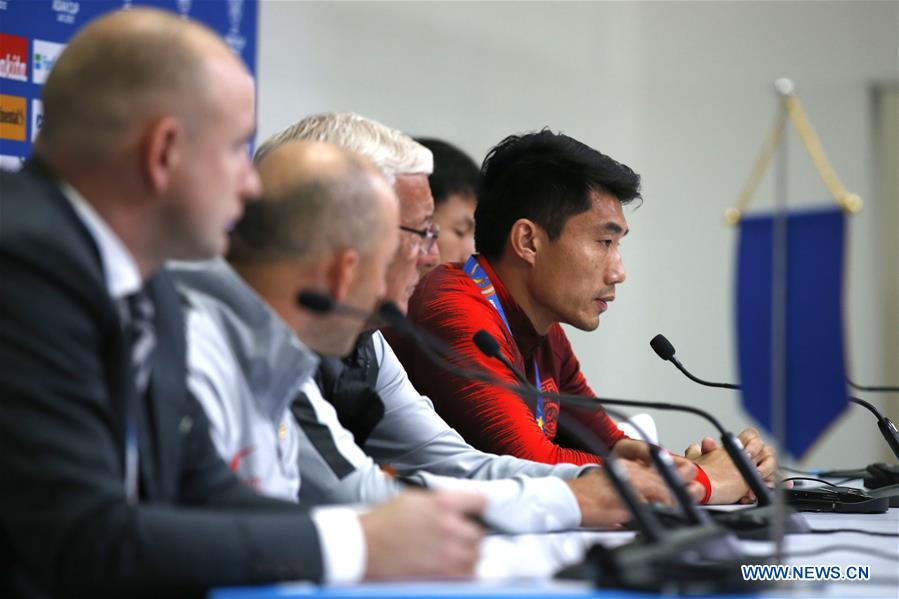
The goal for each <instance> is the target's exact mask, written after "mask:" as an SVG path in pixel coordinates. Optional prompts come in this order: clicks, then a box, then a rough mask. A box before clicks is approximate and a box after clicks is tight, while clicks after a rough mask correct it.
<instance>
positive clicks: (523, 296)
mask: <svg viewBox="0 0 899 599" xmlns="http://www.w3.org/2000/svg"><path fill="white" fill-rule="evenodd" d="M482 174H483V182H482V189H481V193H480V196H479V199H480V201H479V203H478V207H477V210H476V212H475V221H476V225H475V244H476V246H477V250H478V252H479V254H478V255H476V256H472V257H471V258H469V259H468V261H467V262H466V263H464V264H460V263H456V264H449V265H442V266H440V267H439V268H437V269H436V270H435V271H434V272H432V273H431V274H429V275H428V276H427V277H426V278H424V279H423V280H422V282H421V283H419V285H418V287H417V289H416V291H415V294H414V295H413V296H412V299H411V301H410V306H409V317H410V319H411V320H412V321H414V322H415V323H416V324H418V325H419V326H421V327H424V328H425V329H426V330H428V331H429V332H430V333H432V334H434V335H436V336H438V337H439V338H442V339H443V340H444V341H446V342H447V343H448V344H449V345H450V346H451V347H452V348H453V349H454V350H455V351H456V352H458V354H459V355H460V356H461V357H462V358H463V359H464V360H466V361H470V362H469V364H470V363H475V364H477V366H478V367H480V368H484V369H488V370H490V371H491V372H492V373H493V374H494V375H495V376H496V378H497V379H500V380H502V381H506V382H508V383H511V384H515V382H516V381H515V378H514V376H513V374H512V373H511V372H509V371H508V369H506V368H505V367H504V366H503V365H502V364H500V363H499V362H498V361H496V360H494V359H491V358H487V357H485V356H484V355H483V354H481V352H480V351H479V350H478V349H477V348H476V347H475V345H474V343H473V342H472V337H473V335H474V333H476V332H477V331H479V330H481V329H485V330H486V331H487V332H489V333H490V334H491V335H492V336H493V337H494V338H495V339H496V340H497V341H498V342H499V344H500V348H501V350H502V352H503V354H504V355H505V356H506V357H508V358H509V359H510V360H511V361H512V362H513V363H514V364H515V366H516V368H518V369H519V370H520V371H521V372H524V373H525V374H526V376H527V377H528V380H529V381H530V382H531V383H533V384H534V385H536V386H537V387H539V388H540V389H542V390H544V391H546V392H549V393H563V394H574V395H581V396H587V397H592V396H593V395H594V393H593V391H592V390H591V389H590V387H589V386H588V385H587V382H586V380H585V379H584V376H583V374H582V373H581V370H580V365H579V364H578V361H577V358H576V357H575V356H574V353H573V352H572V349H571V346H570V344H569V342H568V339H567V338H566V336H565V333H564V331H563V330H562V328H561V326H560V323H567V324H570V325H572V326H575V327H577V328H579V329H581V330H585V331H592V330H594V329H596V327H597V326H598V325H599V317H600V314H602V313H603V312H605V310H606V309H607V307H608V303H609V302H611V301H613V300H614V299H615V287H616V285H618V284H619V283H622V282H623V281H624V279H625V272H624V267H623V264H622V261H621V256H620V254H619V243H620V241H621V238H622V237H624V236H625V235H626V234H627V232H628V228H627V223H626V221H625V218H624V213H623V211H622V205H624V204H627V203H629V202H631V201H633V200H635V199H638V198H640V193H639V186H640V176H639V175H637V174H636V173H634V171H632V170H631V169H630V168H628V167H627V166H625V165H623V164H620V163H618V162H616V161H615V160H613V159H612V158H609V157H608V156H605V155H603V154H601V153H600V152H598V151H596V150H594V149H593V148H590V147H588V146H586V145H584V144H582V143H580V142H579V141H577V140H575V139H572V138H570V137H568V136H565V135H561V134H556V133H553V132H551V131H548V130H544V131H540V132H538V133H532V134H528V135H523V136H511V137H508V138H506V139H505V140H504V141H502V142H501V143H500V144H499V145H498V146H496V147H495V148H493V149H492V150H491V151H490V153H489V154H488V156H487V158H486V160H485V162H484V167H483V171H482ZM391 343H392V344H393V345H394V347H395V349H396V350H397V354H398V355H399V356H400V358H401V360H402V361H403V364H404V365H405V367H406V370H407V371H408V373H409V375H410V376H411V378H412V381H413V383H414V384H415V386H416V387H417V388H418V389H419V391H421V392H422V393H423V394H425V395H427V396H429V397H430V398H431V399H432V400H433V401H434V404H435V406H436V408H437V410H438V412H440V414H441V415H442V416H443V417H444V418H445V419H446V420H447V422H448V423H449V424H450V425H451V426H453V427H454V428H456V429H457V430H458V431H459V432H460V433H462V435H463V436H464V437H465V438H466V440H468V441H469V442H470V443H472V444H473V445H474V446H475V447H478V448H479V449H481V450H484V451H488V452H494V453H499V454H511V455H515V456H517V457H520V458H526V459H530V460H535V461H541V462H547V463H560V462H571V463H575V464H584V463H591V462H598V461H599V458H598V457H597V456H596V455H593V454H592V453H588V452H585V451H580V450H576V449H569V448H566V447H563V446H562V445H560V444H558V443H557V438H556V435H557V423H558V417H559V411H560V410H561V411H563V412H570V413H571V414H572V416H573V417H574V418H576V419H577V420H579V421H580V423H581V424H583V425H585V426H586V427H587V428H589V429H590V430H591V431H592V432H594V433H595V434H596V435H597V436H598V437H599V438H600V439H602V441H603V442H605V443H606V444H607V445H608V446H609V447H611V448H612V449H613V451H614V453H615V454H617V455H620V456H622V457H630V458H645V457H646V444H645V443H643V442H642V441H637V440H633V439H629V438H627V437H626V436H625V435H624V434H623V433H622V432H621V431H619V430H618V428H617V426H616V425H615V423H614V422H613V421H612V420H611V419H610V418H609V417H608V416H607V415H606V413H605V412H604V411H602V410H601V409H599V410H597V411H594V412H588V411H584V410H578V409H572V408H570V407H567V406H560V405H559V403H558V401H557V400H555V399H552V398H549V397H543V398H540V399H538V400H537V401H535V402H534V404H535V405H531V406H529V405H528V404H527V403H526V402H525V400H523V399H522V398H520V397H519V396H518V395H517V394H515V393H514V392H511V391H508V390H505V389H503V388H501V387H499V386H497V385H492V384H488V383H482V382H476V381H472V380H470V379H468V378H465V377H462V376H456V375H452V374H449V373H447V371H446V370H443V369H438V368H436V367H434V366H433V365H432V364H431V363H430V362H428V361H427V359H426V358H425V357H424V356H423V355H422V354H421V352H418V351H416V350H415V349H414V348H412V347H410V346H409V345H408V343H405V342H402V341H396V342H394V340H393V339H391ZM740 438H741V440H742V441H743V443H744V445H745V446H746V450H747V451H748V452H749V453H750V454H751V455H752V458H753V460H754V462H755V463H756V465H757V466H758V468H759V470H760V471H761V473H762V475H763V477H765V478H766V479H770V478H771V476H773V473H774V470H775V467H776V461H775V458H774V453H773V451H772V450H771V448H769V447H767V446H765V445H764V443H763V442H762V441H761V439H760V438H759V436H758V433H757V432H756V431H755V430H753V429H747V430H746V431H744V432H743V433H742V434H741V435H740ZM689 457H691V458H692V459H694V461H695V462H696V464H697V465H698V466H700V468H699V469H698V471H699V474H698V475H697V481H699V482H701V483H703V485H704V486H705V487H706V496H705V499H704V501H706V502H709V501H711V502H713V503H732V502H735V501H737V500H740V499H741V498H742V499H744V500H751V499H752V497H751V495H750V494H749V492H748V488H747V487H746V486H745V484H744V483H743V481H742V479H741V478H740V476H739V475H738V473H737V471H736V468H735V467H734V466H733V464H732V462H731V461H730V459H729V458H728V457H727V455H726V454H725V453H724V451H723V450H721V449H717V448H715V447H714V444H713V443H710V440H708V439H707V440H705V441H704V443H703V445H702V449H701V450H699V449H697V451H696V452H691V455H690V456H689Z"/></svg>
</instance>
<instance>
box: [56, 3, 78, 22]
mask: <svg viewBox="0 0 899 599" xmlns="http://www.w3.org/2000/svg"><path fill="white" fill-rule="evenodd" d="M53 12H55V13H56V20H57V21H59V22H60V23H66V24H67V25H73V24H74V23H75V16H76V15H77V14H78V13H79V12H81V3H80V2H75V0H53Z"/></svg>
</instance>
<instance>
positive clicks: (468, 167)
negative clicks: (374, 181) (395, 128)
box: [415, 137, 481, 206]
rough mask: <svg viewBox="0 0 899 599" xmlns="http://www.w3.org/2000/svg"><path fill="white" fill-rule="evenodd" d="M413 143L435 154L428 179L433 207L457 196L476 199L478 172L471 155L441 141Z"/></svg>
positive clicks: (427, 140) (432, 140)
mask: <svg viewBox="0 0 899 599" xmlns="http://www.w3.org/2000/svg"><path fill="white" fill-rule="evenodd" d="M415 141H417V142H418V143H420V144H421V145H423V146H424V147H426V148H427V149H429V150H431V153H432V154H433V155H434V172H433V173H431V175H430V176H429V177H428V183H429V184H430V186H431V195H432V196H434V204H436V205H438V206H439V205H440V204H442V203H443V202H444V201H445V200H446V199H447V198H448V197H450V196H451V195H456V194H459V195H464V196H470V197H472V198H475V199H477V193H478V179H479V178H480V176H481V169H480V168H478V165H477V163H476V162H475V161H474V160H472V159H471V156H469V155H468V154H466V153H465V152H463V151H462V150H460V149H459V148H457V147H456V146H454V145H453V144H451V143H449V142H446V141H443V140H442V139H434V138H430V137H417V138H415Z"/></svg>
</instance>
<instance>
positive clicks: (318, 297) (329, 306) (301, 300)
mask: <svg viewBox="0 0 899 599" xmlns="http://www.w3.org/2000/svg"><path fill="white" fill-rule="evenodd" d="M297 303H298V304H299V305H300V306H302V307H304V308H306V309H307V310H311V311H313V312H318V313H320V314H326V313H328V312H330V311H332V310H333V309H334V300H332V299H331V298H330V297H328V296H327V295H324V294H322V293H318V292H317V291H309V290H308V289H304V290H303V291H300V293H299V294H298V295H297Z"/></svg>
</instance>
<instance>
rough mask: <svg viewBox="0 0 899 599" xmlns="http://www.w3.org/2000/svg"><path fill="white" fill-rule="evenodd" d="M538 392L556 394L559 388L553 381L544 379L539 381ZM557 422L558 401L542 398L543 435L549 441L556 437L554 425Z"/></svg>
mask: <svg viewBox="0 0 899 599" xmlns="http://www.w3.org/2000/svg"><path fill="white" fill-rule="evenodd" d="M540 390H541V391H545V392H546V393H558V392H559V386H558V385H556V381H555V379H551V378H550V379H544V380H542V381H540ZM558 421H559V400H558V399H555V398H552V397H544V398H543V426H542V427H540V428H542V429H543V434H545V435H546V436H547V437H548V438H549V439H554V438H555V437H556V425H557V424H558Z"/></svg>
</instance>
